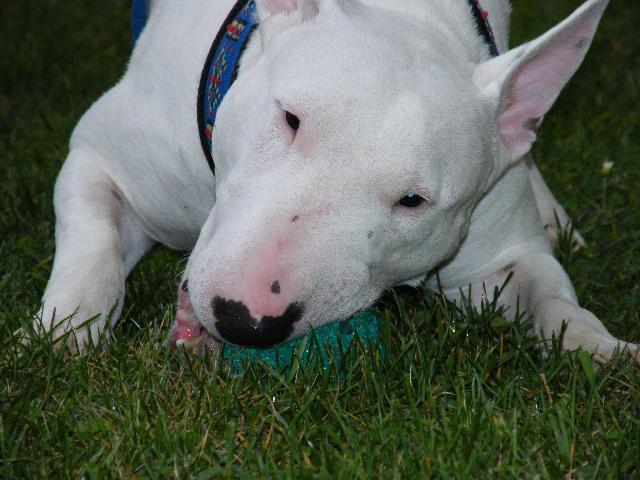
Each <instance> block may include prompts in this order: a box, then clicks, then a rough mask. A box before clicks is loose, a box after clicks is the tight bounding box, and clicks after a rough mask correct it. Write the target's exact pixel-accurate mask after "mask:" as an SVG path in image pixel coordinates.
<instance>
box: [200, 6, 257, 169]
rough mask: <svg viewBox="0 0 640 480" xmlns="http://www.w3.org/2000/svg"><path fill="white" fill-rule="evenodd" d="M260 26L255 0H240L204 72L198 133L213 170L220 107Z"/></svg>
mask: <svg viewBox="0 0 640 480" xmlns="http://www.w3.org/2000/svg"><path fill="white" fill-rule="evenodd" d="M257 24H258V15H257V13H256V3H255V0H239V1H238V2H237V3H236V4H235V5H234V7H233V8H232V9H231V12H230V13H229V15H228V16H227V18H226V20H225V21H224V23H223V24H222V27H220V30H219V31H218V35H216V38H215V40H214V41H213V44H212V45H211V49H210V50H209V55H207V61H206V62H205V64H204V67H203V69H202V75H201V77H200V87H199V88H198V107H197V109H198V130H199V132H200V143H201V145H202V150H203V152H204V155H205V157H206V158H207V162H208V163H209V167H211V171H212V172H213V173H214V174H215V165H214V163H213V158H212V156H211V132H212V130H213V125H214V123H215V121H216V114H217V113H218V108H219V107H220V104H221V103H222V99H223V98H224V96H225V95H226V94H227V92H228V91H229V89H230V88H231V85H232V84H233V82H234V81H235V79H236V76H237V75H238V67H239V64H240V56H241V55H242V52H243V51H244V49H245V47H246V46H247V44H248V41H249V38H250V36H251V33H252V32H253V30H254V28H255V27H256V26H257Z"/></svg>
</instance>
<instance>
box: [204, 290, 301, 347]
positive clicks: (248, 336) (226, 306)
mask: <svg viewBox="0 0 640 480" xmlns="http://www.w3.org/2000/svg"><path fill="white" fill-rule="evenodd" d="M211 306H212V307H213V314H214V315H215V317H216V328H217V329H218V333H220V335H222V337H223V338H224V339H225V340H227V341H229V342H231V343H235V344H236V345H240V346H243V347H259V348H266V347H271V346H273V345H276V344H278V343H282V342H284V341H285V340H286V339H287V338H288V337H289V335H291V332H293V324H294V323H295V322H297V321H298V320H300V318H301V317H302V313H303V311H304V308H303V306H302V304H300V303H291V304H289V306H288V307H287V309H286V310H285V311H284V313H283V314H282V315H280V316H279V317H262V318H261V319H260V320H257V319H255V318H253V317H252V316H251V313H250V312H249V309H248V308H247V307H246V306H245V304H244V303H242V302H236V301H235V300H227V299H225V298H221V297H215V298H214V299H213V302H211Z"/></svg>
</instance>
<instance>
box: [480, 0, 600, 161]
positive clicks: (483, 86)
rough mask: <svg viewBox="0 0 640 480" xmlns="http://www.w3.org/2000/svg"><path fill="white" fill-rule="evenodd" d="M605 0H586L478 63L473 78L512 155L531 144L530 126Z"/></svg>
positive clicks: (585, 41)
mask: <svg viewBox="0 0 640 480" xmlns="http://www.w3.org/2000/svg"><path fill="white" fill-rule="evenodd" d="M607 3H608V0H589V1H588V2H586V3H585V4H583V5H582V6H581V7H580V8H579V9H578V10H576V11H575V12H574V13H573V14H572V15H571V16H570V17H569V18H567V19H566V20H565V21H563V22H562V23H560V24H559V25H557V26H556V27H554V28H553V29H551V30H549V31H548V32H547V33H545V34H544V35H542V36H541V37H538V38H537V39H535V40H533V41H531V42H529V43H526V44H524V45H522V46H520V47H518V48H515V49H513V50H509V51H508V52H506V53H504V54H502V55H499V56H498V57H495V58H493V59H491V60H488V61H486V62H484V63H481V64H480V65H479V66H478V67H477V68H476V70H475V72H474V74H473V80H474V83H475V84H476V86H478V88H479V89H480V91H481V94H482V96H483V97H485V98H488V99H489V101H491V102H493V104H494V105H495V106H496V119H497V129H498V132H499V134H500V137H501V139H502V141H503V143H504V144H505V145H506V147H507V148H508V149H509V151H510V152H511V156H512V159H513V160H517V159H519V158H521V157H522V156H523V155H524V154H526V153H527V152H528V151H529V150H530V149H531V144H532V143H533V142H534V141H535V139H536V134H535V131H536V129H537V128H538V127H539V126H540V123H541V122H542V118H543V117H544V115H545V113H547V111H548V110H549V109H550V108H551V106H552V105H553V102H554V101H555V100H556V98H557V97H558V95H559V93H560V91H561V90H562V88H563V87H564V86H565V84H566V83H567V82H568V81H569V79H570V78H571V76H572V75H573V74H574V73H575V71H576V70H577V69H578V67H579V66H580V63H582V60H583V58H584V56H585V54H586V53H587V50H588V49H589V45H590V44H591V40H592V39H593V35H594V34H595V31H596V27H597V26H598V22H599V21H600V17H601V16H602V13H603V12H604V9H605V8H606V6H607Z"/></svg>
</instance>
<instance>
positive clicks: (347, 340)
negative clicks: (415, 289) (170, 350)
mask: <svg viewBox="0 0 640 480" xmlns="http://www.w3.org/2000/svg"><path fill="white" fill-rule="evenodd" d="M379 331H380V319H379V318H378V316H376V315H375V314H373V313H372V312H371V311H369V310H365V311H363V312H361V313H358V314H356V315H354V316H353V317H351V318H349V319H347V320H342V321H335V322H333V323H329V324H327V325H322V326H320V327H318V328H317V329H315V330H314V331H312V332H310V333H308V334H307V335H304V336H302V337H300V338H296V339H293V340H290V341H288V342H285V343H283V344H280V345H277V346H275V347H272V348H242V347H238V346H235V345H224V347H223V357H224V359H225V360H226V362H227V363H228V365H229V367H230V369H231V371H232V372H234V373H242V371H243V370H244V366H245V365H247V364H249V363H252V362H260V363H263V364H266V365H268V366H270V367H272V368H274V369H276V370H279V371H287V370H289V369H290V368H291V367H292V365H293V363H294V360H295V359H297V360H298V361H300V362H302V363H303V364H308V363H309V362H310V361H312V360H313V359H314V358H317V359H319V360H320V361H321V362H322V364H323V366H324V368H325V369H326V368H327V367H328V365H329V361H330V355H331V357H333V359H334V360H335V361H336V362H338V363H339V362H340V360H341V357H342V355H343V353H344V352H346V351H347V348H349V346H350V345H351V343H352V342H353V340H354V338H355V337H356V335H357V337H358V338H359V339H360V342H362V344H363V345H364V346H365V347H367V348H370V349H373V348H376V347H377V348H380V347H379V345H380V338H379ZM294 353H295V356H294Z"/></svg>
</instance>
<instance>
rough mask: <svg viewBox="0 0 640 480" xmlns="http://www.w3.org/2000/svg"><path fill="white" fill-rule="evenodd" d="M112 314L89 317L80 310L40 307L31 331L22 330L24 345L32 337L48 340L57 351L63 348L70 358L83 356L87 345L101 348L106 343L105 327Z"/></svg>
mask: <svg viewBox="0 0 640 480" xmlns="http://www.w3.org/2000/svg"><path fill="white" fill-rule="evenodd" d="M63 312H64V313H63ZM112 313H113V309H112V311H111V312H109V313H108V314H107V315H104V314H93V315H92V314H91V313H89V312H87V311H86V310H85V309H82V308H81V307H76V308H74V309H66V310H65V309H59V308H55V307H43V308H42V309H41V310H40V312H39V313H38V314H37V315H35V316H34V317H33V320H32V327H31V331H30V332H26V331H24V329H23V332H22V335H21V336H22V342H23V345H25V344H29V343H30V342H31V340H32V337H33V336H37V337H47V340H48V341H50V342H52V343H53V346H54V348H55V349H56V350H59V349H60V348H62V347H63V346H66V350H67V352H68V353H69V354H70V355H72V356H73V355H78V354H82V353H84V352H86V351H87V349H88V348H89V347H90V346H92V345H93V346H99V345H104V344H105V343H106V342H107V341H108V340H109V338H110V332H109V329H107V328H106V325H107V324H108V318H109V317H110V315H111V314H112Z"/></svg>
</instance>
